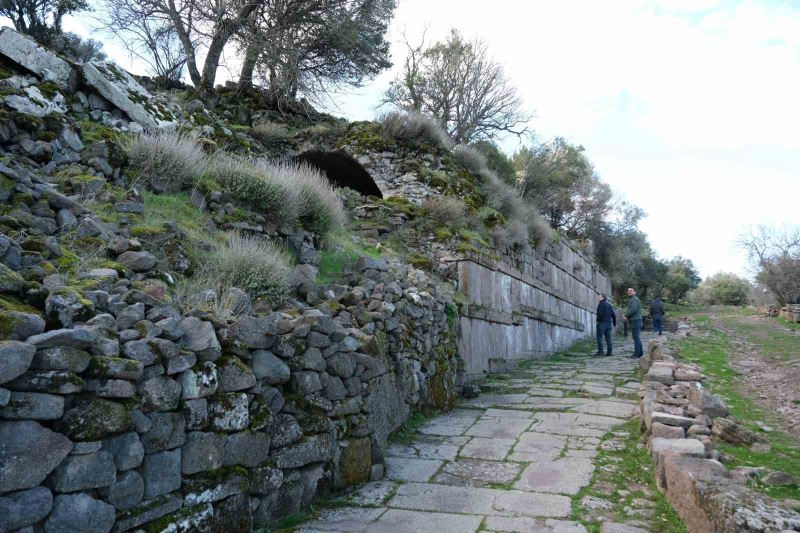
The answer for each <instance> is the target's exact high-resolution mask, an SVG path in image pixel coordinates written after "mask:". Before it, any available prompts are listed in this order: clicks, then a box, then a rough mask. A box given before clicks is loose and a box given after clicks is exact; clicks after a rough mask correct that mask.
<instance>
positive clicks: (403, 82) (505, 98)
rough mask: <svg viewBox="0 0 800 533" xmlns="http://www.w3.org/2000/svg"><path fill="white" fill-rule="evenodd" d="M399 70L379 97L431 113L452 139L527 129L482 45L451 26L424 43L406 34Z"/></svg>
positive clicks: (461, 140) (503, 77)
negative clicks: (442, 35) (438, 38)
mask: <svg viewBox="0 0 800 533" xmlns="http://www.w3.org/2000/svg"><path fill="white" fill-rule="evenodd" d="M406 47H407V49H408V53H407V56H406V60H405V62H404V64H403V69H402V71H401V72H400V74H399V75H398V77H397V78H396V79H395V80H394V81H393V82H392V83H391V85H390V87H389V90H388V91H387V92H386V95H385V96H384V102H383V103H385V104H392V105H395V106H397V107H399V108H401V109H406V110H413V111H418V112H422V113H424V114H427V115H431V116H433V117H436V118H437V119H438V120H439V121H440V122H441V123H442V125H443V126H444V128H445V129H446V130H447V133H448V134H449V135H450V136H451V137H452V138H453V140H454V141H455V142H456V143H461V144H469V143H470V142H472V141H476V140H480V139H493V138H495V137H497V136H498V135H500V134H502V133H513V134H516V135H523V134H526V133H528V132H529V130H528V127H527V122H528V120H530V115H528V114H527V113H525V112H524V111H523V106H522V99H521V98H520V96H519V95H518V94H517V91H516V89H515V88H514V87H513V86H512V85H511V83H510V82H509V81H508V79H507V78H506V75H505V72H504V70H503V67H502V65H501V64H500V63H498V62H496V61H495V60H494V59H492V57H491V56H490V55H489V50H488V47H487V45H486V44H485V43H484V42H483V41H481V40H479V39H474V40H472V41H467V40H465V39H464V37H462V35H461V34H460V33H459V32H458V31H457V30H451V32H450V35H449V36H448V37H447V39H445V40H444V41H441V42H437V43H434V44H433V45H432V46H430V47H426V46H425V38H424V36H423V39H422V41H421V43H420V44H418V45H412V44H410V43H409V42H408V40H407V39H406Z"/></svg>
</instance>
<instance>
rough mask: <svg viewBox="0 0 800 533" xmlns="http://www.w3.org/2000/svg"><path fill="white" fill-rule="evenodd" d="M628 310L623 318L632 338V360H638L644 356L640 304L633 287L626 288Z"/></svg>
mask: <svg viewBox="0 0 800 533" xmlns="http://www.w3.org/2000/svg"><path fill="white" fill-rule="evenodd" d="M628 297H629V298H630V300H628V309H627V310H626V311H625V314H624V315H623V318H624V319H625V320H626V321H627V322H628V324H630V326H631V337H633V355H632V356H631V358H632V359H638V358H640V357H641V356H643V355H644V349H642V302H641V301H639V297H638V296H636V291H635V290H633V287H629V288H628Z"/></svg>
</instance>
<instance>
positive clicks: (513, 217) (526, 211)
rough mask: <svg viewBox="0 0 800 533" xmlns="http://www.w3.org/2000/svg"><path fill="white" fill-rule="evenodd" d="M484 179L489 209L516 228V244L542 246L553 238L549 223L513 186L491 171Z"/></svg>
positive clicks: (484, 189)
mask: <svg viewBox="0 0 800 533" xmlns="http://www.w3.org/2000/svg"><path fill="white" fill-rule="evenodd" d="M482 177H483V179H484V184H483V192H484V193H485V194H486V197H487V203H488V204H489V207H492V208H493V209H496V210H497V211H499V212H500V213H502V214H503V216H504V217H505V218H506V221H507V223H508V225H509V226H512V225H513V226H514V231H513V233H514V238H513V242H514V243H516V244H520V243H521V242H526V243H527V241H528V240H534V241H536V243H537V244H540V245H541V244H543V243H544V242H545V241H546V239H548V238H549V237H550V236H552V234H553V232H552V229H551V228H550V225H549V224H548V223H547V221H546V220H545V219H544V218H542V216H541V215H540V214H539V213H538V212H537V211H536V209H535V208H534V207H533V206H532V205H529V204H527V203H525V200H524V199H523V198H522V197H520V195H519V193H518V192H517V189H516V188H515V187H514V186H513V185H510V184H508V183H506V182H504V181H502V180H501V179H500V178H499V177H498V176H497V174H495V173H494V172H493V171H491V170H487V171H485V172H484V173H483V174H482ZM523 227H524V228H525V232H526V233H527V237H526V238H525V239H524V241H523V240H522V239H521V238H520V237H521V233H522V229H521V228H523Z"/></svg>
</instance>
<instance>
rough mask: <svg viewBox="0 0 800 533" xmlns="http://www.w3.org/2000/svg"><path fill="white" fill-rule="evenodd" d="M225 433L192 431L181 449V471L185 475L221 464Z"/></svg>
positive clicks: (218, 466) (213, 468)
mask: <svg viewBox="0 0 800 533" xmlns="http://www.w3.org/2000/svg"><path fill="white" fill-rule="evenodd" d="M225 442H226V437H225V435H221V434H219V433H204V432H201V431H192V432H190V433H189V434H188V435H187V437H186V443H185V444H184V445H183V448H182V449H181V452H182V454H183V455H182V462H181V472H183V474H186V475H191V474H196V473H198V472H207V471H209V470H216V469H217V468H220V467H221V466H222V461H223V457H224V454H225Z"/></svg>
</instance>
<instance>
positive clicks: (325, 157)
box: [297, 150, 383, 198]
mask: <svg viewBox="0 0 800 533" xmlns="http://www.w3.org/2000/svg"><path fill="white" fill-rule="evenodd" d="M297 159H298V161H302V162H304V163H308V164H309V165H311V166H313V167H316V168H318V169H320V170H322V171H323V172H325V175H326V176H328V180H330V182H331V183H333V184H334V185H335V186H337V187H348V188H350V189H353V190H355V191H358V192H359V193H361V194H363V195H364V196H377V197H378V198H383V193H381V190H380V188H379V187H378V185H377V184H376V183H375V180H373V179H372V176H370V175H369V172H367V170H366V169H365V168H364V167H363V166H361V164H360V163H359V162H358V161H356V160H355V159H353V158H352V157H351V156H350V155H349V154H347V153H345V152H343V151H341V150H339V151H336V152H324V151H322V150H310V151H308V152H303V153H302V154H300V155H298V156H297Z"/></svg>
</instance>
